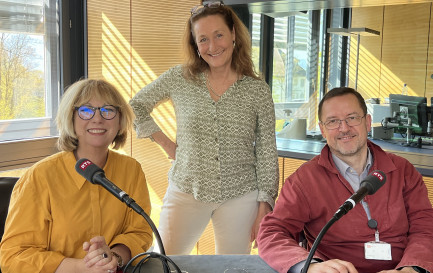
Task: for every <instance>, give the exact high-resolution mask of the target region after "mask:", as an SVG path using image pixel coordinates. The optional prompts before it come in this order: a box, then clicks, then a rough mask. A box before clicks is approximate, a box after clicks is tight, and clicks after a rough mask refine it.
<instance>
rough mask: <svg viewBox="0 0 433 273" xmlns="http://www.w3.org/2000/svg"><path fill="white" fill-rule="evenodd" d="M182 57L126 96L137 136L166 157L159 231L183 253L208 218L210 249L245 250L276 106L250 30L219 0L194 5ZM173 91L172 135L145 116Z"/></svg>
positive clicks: (265, 172) (259, 207) (272, 167)
mask: <svg viewBox="0 0 433 273" xmlns="http://www.w3.org/2000/svg"><path fill="white" fill-rule="evenodd" d="M185 47H186V52H185V54H186V57H187V60H186V63H185V64H184V65H179V66H175V67H173V68H171V69H169V70H168V71H167V72H165V73H163V74H162V75H161V76H160V77H159V78H158V79H156V80H155V81H154V82H152V83H150V84H149V85H147V86H146V87H144V88H143V89H142V90H141V91H140V92H138V93H137V95H136V96H135V97H134V98H133V99H132V100H131V101H130V104H131V106H132V108H133V110H134V112H135V114H136V121H135V127H136V131H137V134H138V137H140V138H146V137H150V138H151V139H153V140H154V141H155V142H157V143H158V144H159V145H161V147H162V148H163V149H164V150H165V151H166V153H167V154H168V156H169V158H171V159H173V160H174V161H173V164H172V167H171V169H170V171H169V174H168V180H169V186H168V189H167V192H166V195H165V197H164V199H163V206H162V211H161V215H160V224H159V231H160V234H161V237H162V240H163V244H164V248H165V250H166V252H167V254H170V255H175V254H189V253H190V252H191V250H192V249H193V247H194V244H195V243H196V242H197V241H198V239H199V238H200V236H201V234H202V233H203V231H204V229H205V227H206V225H207V224H208V223H209V221H210V219H212V223H213V227H214V231H215V245H216V250H215V251H216V253H217V254H249V253H250V251H251V242H252V241H254V240H255V238H256V235H257V231H258V228H259V224H260V221H261V219H262V218H263V216H264V215H265V214H267V213H268V212H269V211H271V209H272V207H273V206H274V201H275V198H276V196H277V191H278V159H277V150H276V144H275V132H274V130H275V113H274V104H273V101H272V95H271V91H270V90H269V87H268V85H267V84H266V83H265V82H264V81H263V80H260V79H259V77H258V76H257V75H256V74H255V72H254V68H253V64H252V60H251V40H250V37H249V33H248V30H247V29H246V27H245V26H244V25H243V24H242V22H241V21H240V19H239V18H238V17H237V16H236V14H235V13H234V12H233V11H232V10H231V9H230V8H229V7H227V6H224V4H223V3H222V2H204V4H203V5H200V6H196V7H194V8H193V9H192V10H191V17H190V19H189V20H188V22H187V27H186V33H185ZM169 99H171V100H172V102H173V106H174V110H175V114H176V120H177V135H176V143H175V142H173V141H171V140H170V139H169V138H168V137H167V136H166V135H165V134H164V133H163V132H162V131H161V129H160V128H159V127H158V126H157V125H156V123H155V122H154V121H153V119H152V118H151V116H150V113H151V112H152V110H153V108H154V107H155V106H156V105H157V104H158V103H160V102H163V101H166V100H169Z"/></svg>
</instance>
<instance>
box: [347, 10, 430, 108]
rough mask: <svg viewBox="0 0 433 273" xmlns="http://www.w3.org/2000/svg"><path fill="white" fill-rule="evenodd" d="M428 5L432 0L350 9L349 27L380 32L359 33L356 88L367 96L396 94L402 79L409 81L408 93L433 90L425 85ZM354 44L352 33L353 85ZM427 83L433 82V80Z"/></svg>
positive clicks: (352, 76) (352, 68)
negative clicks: (371, 33) (350, 23)
mask: <svg viewBox="0 0 433 273" xmlns="http://www.w3.org/2000/svg"><path fill="white" fill-rule="evenodd" d="M430 9H431V3H421V4H410V5H391V6H385V7H369V8H354V9H353V10H352V27H368V28H372V29H375V30H378V31H380V32H381V37H375V36H373V37H369V36H361V42H360V57H359V69H358V90H359V91H360V92H361V93H362V94H363V96H364V97H365V98H366V99H368V98H371V97H379V98H385V97H388V94H399V93H401V88H402V86H403V84H404V83H407V84H408V87H409V95H413V96H425V94H426V90H427V91H428V92H433V91H429V88H427V89H426V66H427V48H428V42H429V40H428V38H429V34H430V33H429V31H430V30H429V23H430ZM382 21H383V23H382ZM352 37H353V36H352ZM356 46H357V42H356V37H353V38H352V42H351V47H350V50H351V52H350V72H349V78H350V80H349V85H350V86H352V87H353V86H354V81H355V64H356ZM427 70H428V69H427ZM432 71H433V68H432ZM427 73H428V72H427ZM430 74H433V73H430ZM430 74H429V75H428V77H430ZM427 83H428V84H432V85H433V80H432V79H430V81H427ZM430 89H431V88H430ZM430 94H431V93H430Z"/></svg>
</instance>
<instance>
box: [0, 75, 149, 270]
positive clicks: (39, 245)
mask: <svg viewBox="0 0 433 273" xmlns="http://www.w3.org/2000/svg"><path fill="white" fill-rule="evenodd" d="M132 119H133V113H132V110H131V109H130V107H129V105H128V103H127V102H126V101H125V99H124V98H123V97H122V95H121V94H120V93H119V91H118V90H117V89H116V88H115V87H114V86H113V85H111V84H109V83H108V82H106V81H104V80H90V79H87V80H81V81H78V82H76V83H74V84H73V85H71V86H70V87H69V88H68V90H67V91H66V92H65V95H64V96H63V97H62V100H61V102H60V105H59V111H58V113H57V118H56V120H57V127H58V129H59V132H60V135H59V139H58V147H59V149H60V150H61V152H59V153H57V154H54V155H52V156H50V157H47V158H45V159H43V160H41V161H39V162H38V163H36V164H35V165H33V166H32V167H31V168H29V169H28V170H27V171H26V173H25V174H24V175H23V176H22V177H21V178H20V180H18V182H17V184H16V185H15V188H14V190H13V192H12V196H11V201H10V206H9V213H8V217H7V220H6V225H5V233H4V235H3V238H2V242H1V244H0V265H1V270H2V271H3V273H17V272H33V273H37V272H50V273H53V272H55V273H75V272H80V273H107V272H108V273H109V272H112V273H114V272H116V271H117V269H118V268H119V267H122V266H123V264H126V263H127V262H128V261H129V260H130V259H131V257H134V256H135V255H137V254H139V253H142V252H145V251H146V250H147V249H148V248H149V247H150V246H151V244H152V230H151V229H150V226H149V225H148V224H147V223H146V221H145V220H144V219H143V218H142V217H141V215H139V214H137V213H135V212H134V211H132V209H130V208H128V207H127V206H126V205H125V204H123V203H122V202H120V201H119V200H118V199H117V198H116V197H115V196H113V195H112V194H111V193H109V192H108V191H107V190H105V189H104V188H102V187H101V186H99V185H93V184H91V183H90V182H88V181H86V179H85V178H83V177H82V176H81V175H80V174H78V173H77V172H76V171H75V164H76V162H77V160H78V159H80V158H87V159H89V160H90V161H92V162H93V163H94V164H96V165H98V166H100V167H101V168H103V169H104V171H105V174H106V176H107V178H108V179H109V180H111V181H113V183H115V184H116V185H117V186H118V187H119V188H121V189H123V190H125V191H126V192H128V193H130V194H131V195H132V198H133V199H134V200H136V201H137V203H138V204H139V205H140V206H141V207H142V208H143V209H144V210H145V212H146V213H147V214H150V200H149V192H148V189H147V184H146V180H145V177H144V173H143V171H142V169H141V166H140V164H139V163H138V162H137V161H136V160H135V159H133V158H131V157H129V156H126V155H122V154H120V153H117V152H115V151H113V150H111V149H109V147H112V148H113V149H118V148H120V147H122V146H123V145H124V144H125V142H126V137H127V133H128V129H129V128H130V126H131V125H132Z"/></svg>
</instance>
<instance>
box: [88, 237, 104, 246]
mask: <svg viewBox="0 0 433 273" xmlns="http://www.w3.org/2000/svg"><path fill="white" fill-rule="evenodd" d="M90 243H91V244H97V243H99V244H105V238H104V237H103V236H95V237H93V238H92V239H90Z"/></svg>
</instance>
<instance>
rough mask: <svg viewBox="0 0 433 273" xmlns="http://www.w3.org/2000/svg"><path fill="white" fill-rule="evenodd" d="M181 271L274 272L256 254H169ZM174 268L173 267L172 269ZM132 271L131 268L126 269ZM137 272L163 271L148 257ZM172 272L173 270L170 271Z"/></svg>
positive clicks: (195, 272) (208, 272) (190, 272)
mask: <svg viewBox="0 0 433 273" xmlns="http://www.w3.org/2000/svg"><path fill="white" fill-rule="evenodd" d="M169 258H170V259H172V260H173V261H174V262H175V263H176V265H177V266H178V267H179V268H180V269H181V270H182V272H188V273H229V272H230V273H276V272H277V271H275V270H273V269H272V268H271V267H269V266H268V265H267V264H266V263H265V262H264V261H263V260H262V259H261V258H260V257H259V256H258V255H185V256H169ZM173 270H174V269H173ZM128 272H132V270H128ZM136 272H138V273H145V272H146V273H148V272H152V273H163V272H164V271H163V269H162V264H161V261H160V260H159V259H154V258H152V259H150V260H149V261H147V262H146V263H145V264H144V265H142V266H141V268H140V271H138V270H136ZM172 272H173V271H172Z"/></svg>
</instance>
